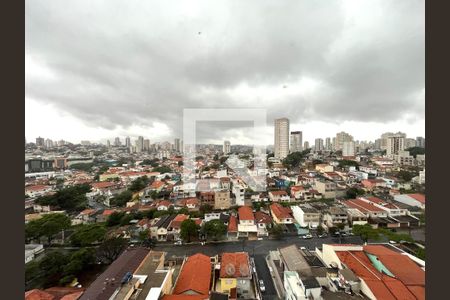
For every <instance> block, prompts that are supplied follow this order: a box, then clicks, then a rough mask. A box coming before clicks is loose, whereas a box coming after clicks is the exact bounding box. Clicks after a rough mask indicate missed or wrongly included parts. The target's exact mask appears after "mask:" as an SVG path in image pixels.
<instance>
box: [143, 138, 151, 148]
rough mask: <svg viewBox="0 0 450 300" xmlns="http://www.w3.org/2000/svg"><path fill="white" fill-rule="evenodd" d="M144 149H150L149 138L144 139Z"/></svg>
mask: <svg viewBox="0 0 450 300" xmlns="http://www.w3.org/2000/svg"><path fill="white" fill-rule="evenodd" d="M144 151H150V140H149V139H145V140H144Z"/></svg>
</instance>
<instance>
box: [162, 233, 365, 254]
mask: <svg viewBox="0 0 450 300" xmlns="http://www.w3.org/2000/svg"><path fill="white" fill-rule="evenodd" d="M339 242H341V243H343V244H349V243H350V244H362V243H363V241H362V240H361V238H360V237H359V236H348V237H343V238H341V241H339V238H334V237H326V238H312V239H302V238H299V237H298V236H293V237H284V238H282V239H279V240H275V239H265V240H262V241H258V240H256V241H247V240H246V241H245V242H242V241H236V242H222V243H207V244H206V245H203V246H202V245H200V244H192V245H182V246H176V245H173V244H159V245H158V244H157V245H156V246H155V247H154V250H156V251H165V252H167V257H168V258H170V257H171V256H185V255H186V256H190V255H193V254H195V253H203V254H205V255H209V256H214V255H217V254H221V253H223V252H239V251H246V252H248V253H249V255H250V256H256V255H264V256H265V255H267V254H269V251H270V250H276V249H277V248H281V247H285V246H289V245H292V244H296V245H297V247H306V248H307V249H309V250H314V249H315V248H316V247H319V248H321V247H322V244H339Z"/></svg>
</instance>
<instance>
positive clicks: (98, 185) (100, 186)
mask: <svg viewBox="0 0 450 300" xmlns="http://www.w3.org/2000/svg"><path fill="white" fill-rule="evenodd" d="M115 185H116V184H115V183H114V182H109V181H102V182H93V183H91V186H92V187H93V188H94V189H105V188H109V187H113V186H115Z"/></svg>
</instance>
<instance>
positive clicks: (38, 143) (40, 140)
mask: <svg viewBox="0 0 450 300" xmlns="http://www.w3.org/2000/svg"><path fill="white" fill-rule="evenodd" d="M36 146H38V147H44V146H45V139H44V138H43V137H37V138H36Z"/></svg>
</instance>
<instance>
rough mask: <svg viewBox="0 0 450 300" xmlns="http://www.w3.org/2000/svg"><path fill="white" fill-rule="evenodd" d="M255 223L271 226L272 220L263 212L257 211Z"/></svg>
mask: <svg viewBox="0 0 450 300" xmlns="http://www.w3.org/2000/svg"><path fill="white" fill-rule="evenodd" d="M255 221H256V223H264V224H270V223H272V218H271V217H270V216H269V215H268V214H266V213H263V212H262V211H257V212H255Z"/></svg>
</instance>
